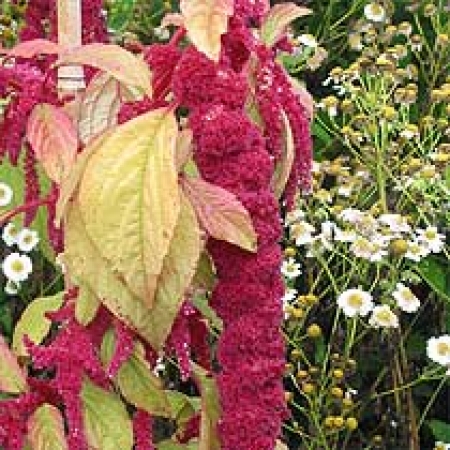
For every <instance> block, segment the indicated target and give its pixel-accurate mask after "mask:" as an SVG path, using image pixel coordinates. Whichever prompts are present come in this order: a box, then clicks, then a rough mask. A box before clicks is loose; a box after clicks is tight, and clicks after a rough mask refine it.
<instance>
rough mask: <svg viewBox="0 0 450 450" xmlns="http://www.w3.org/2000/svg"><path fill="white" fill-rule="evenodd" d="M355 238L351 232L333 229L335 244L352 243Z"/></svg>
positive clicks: (337, 228)
mask: <svg viewBox="0 0 450 450" xmlns="http://www.w3.org/2000/svg"><path fill="white" fill-rule="evenodd" d="M357 237H358V235H357V234H356V233H355V232H354V231H353V230H342V229H341V228H339V227H337V226H336V227H335V228H334V240H335V241H337V242H353V241H354V240H355V239H356V238H357Z"/></svg>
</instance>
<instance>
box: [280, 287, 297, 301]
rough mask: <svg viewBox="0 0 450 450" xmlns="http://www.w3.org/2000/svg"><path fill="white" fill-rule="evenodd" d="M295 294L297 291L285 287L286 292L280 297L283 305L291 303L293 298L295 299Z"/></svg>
mask: <svg viewBox="0 0 450 450" xmlns="http://www.w3.org/2000/svg"><path fill="white" fill-rule="evenodd" d="M297 293H298V292H297V289H295V288H290V287H287V288H286V291H285V293H284V295H283V297H282V300H283V304H287V303H289V302H292V300H294V299H295V297H297Z"/></svg>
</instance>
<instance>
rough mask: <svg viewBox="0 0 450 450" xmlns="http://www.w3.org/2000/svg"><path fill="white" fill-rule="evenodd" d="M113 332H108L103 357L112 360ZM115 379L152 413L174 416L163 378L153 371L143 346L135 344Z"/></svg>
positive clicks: (139, 405) (130, 399) (133, 400)
mask: <svg viewBox="0 0 450 450" xmlns="http://www.w3.org/2000/svg"><path fill="white" fill-rule="evenodd" d="M114 340H115V339H114V333H113V332H112V330H110V331H108V332H107V333H106V334H105V338H104V339H103V343H102V349H101V351H102V359H103V361H104V362H106V363H107V364H109V362H110V361H111V358H112V357H113V353H114V345H115V344H114ZM115 380H116V382H117V384H118V386H119V388H120V391H121V392H122V395H123V396H124V398H125V399H126V400H127V401H128V402H130V403H131V404H133V405H134V406H136V407H137V408H140V409H143V410H145V411H147V412H148V413H150V414H151V415H152V416H162V417H172V410H171V407H170V404H169V401H168V399H167V396H166V392H165V391H164V389H163V385H162V382H161V380H160V379H159V378H158V377H157V376H156V375H155V374H154V373H153V372H152V370H151V367H150V366H149V364H148V363H147V361H146V360H145V357H144V351H143V348H142V346H139V345H138V344H136V346H135V350H134V352H133V354H132V355H131V356H130V358H129V359H128V360H127V361H125V362H124V363H123V364H122V366H121V367H120V369H119V372H118V373H117V375H116V377H115Z"/></svg>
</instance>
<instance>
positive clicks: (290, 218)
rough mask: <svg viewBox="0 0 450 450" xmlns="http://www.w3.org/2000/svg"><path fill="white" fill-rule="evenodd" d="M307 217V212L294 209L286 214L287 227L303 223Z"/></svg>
mask: <svg viewBox="0 0 450 450" xmlns="http://www.w3.org/2000/svg"><path fill="white" fill-rule="evenodd" d="M304 217H305V212H304V211H302V210H301V209H294V210H293V211H289V212H288V213H287V214H286V220H285V224H286V225H287V226H289V225H292V224H293V223H296V222H299V221H301V220H302V219H303V218H304Z"/></svg>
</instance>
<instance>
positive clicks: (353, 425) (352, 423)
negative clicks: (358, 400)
mask: <svg viewBox="0 0 450 450" xmlns="http://www.w3.org/2000/svg"><path fill="white" fill-rule="evenodd" d="M345 426H346V428H347V429H348V430H350V431H354V430H356V429H357V428H358V421H357V420H356V419H355V418H354V417H347V419H346V420H345Z"/></svg>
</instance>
